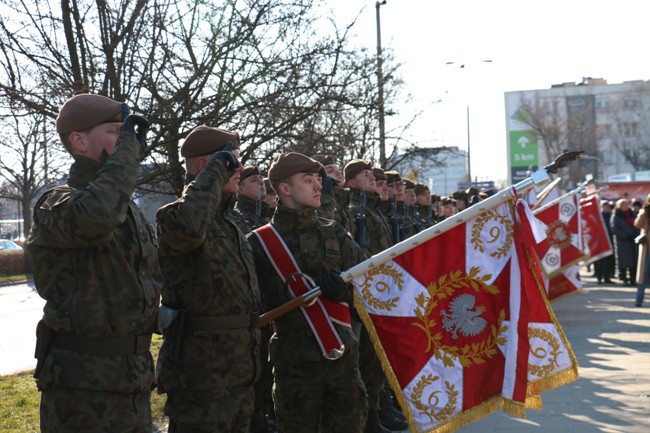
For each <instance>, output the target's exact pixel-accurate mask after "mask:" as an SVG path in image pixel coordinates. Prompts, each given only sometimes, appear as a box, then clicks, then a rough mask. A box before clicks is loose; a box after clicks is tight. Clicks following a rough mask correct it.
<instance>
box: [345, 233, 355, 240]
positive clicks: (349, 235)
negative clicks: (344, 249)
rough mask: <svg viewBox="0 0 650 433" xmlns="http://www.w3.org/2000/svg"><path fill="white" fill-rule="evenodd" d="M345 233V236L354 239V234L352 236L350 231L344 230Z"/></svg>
mask: <svg viewBox="0 0 650 433" xmlns="http://www.w3.org/2000/svg"><path fill="white" fill-rule="evenodd" d="M345 234H346V235H347V237H349V238H350V239H352V240H354V236H352V233H350V232H345Z"/></svg>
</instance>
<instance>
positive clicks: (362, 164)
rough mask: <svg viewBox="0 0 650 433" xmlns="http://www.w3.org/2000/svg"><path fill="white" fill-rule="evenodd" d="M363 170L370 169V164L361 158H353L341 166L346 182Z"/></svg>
mask: <svg viewBox="0 0 650 433" xmlns="http://www.w3.org/2000/svg"><path fill="white" fill-rule="evenodd" d="M363 170H372V165H370V164H368V163H367V162H366V161H364V160H363V159H353V160H352V161H350V162H348V163H347V164H345V167H344V168H343V178H344V179H345V181H346V182H347V181H348V180H350V179H352V178H354V176H356V175H357V174H359V173H361V172H362V171H363Z"/></svg>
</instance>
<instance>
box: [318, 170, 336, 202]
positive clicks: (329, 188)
mask: <svg viewBox="0 0 650 433" xmlns="http://www.w3.org/2000/svg"><path fill="white" fill-rule="evenodd" d="M318 174H319V175H320V177H321V180H322V181H321V182H322V185H323V194H327V195H331V196H332V197H334V187H335V186H336V185H338V183H339V182H338V180H337V179H334V178H333V177H329V176H328V175H327V171H325V167H321V168H320V170H319V171H318Z"/></svg>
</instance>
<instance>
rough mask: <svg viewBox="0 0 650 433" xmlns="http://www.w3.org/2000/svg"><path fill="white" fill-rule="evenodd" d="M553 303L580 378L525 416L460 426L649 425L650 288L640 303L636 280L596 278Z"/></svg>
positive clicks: (527, 431)
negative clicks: (602, 281) (611, 281)
mask: <svg viewBox="0 0 650 433" xmlns="http://www.w3.org/2000/svg"><path fill="white" fill-rule="evenodd" d="M581 276H582V277H583V289H582V290H581V291H580V292H578V293H575V294H569V295H566V296H564V297H562V298H559V299H556V300H554V301H552V302H551V306H552V307H553V310H554V311H555V314H556V316H557V318H558V320H559V322H560V324H561V325H562V327H563V329H564V332H565V334H566V336H567V339H568V340H569V342H570V344H571V346H572V347H573V351H574V353H575V355H576V358H577V359H578V364H579V366H580V368H579V374H580V377H579V379H578V380H577V381H575V382H571V383H569V384H567V385H564V386H562V387H560V388H557V389H554V390H552V391H548V392H546V393H543V394H542V402H543V409H542V410H541V411H539V412H538V411H534V410H528V411H527V413H526V416H527V418H526V419H519V418H515V417H512V416H509V415H507V414H505V413H504V412H501V411H500V412H495V413H493V414H491V415H488V416H487V417H486V418H484V419H482V420H480V421H477V422H476V423H474V424H471V425H469V426H467V427H465V428H463V429H461V430H459V432H462V433H490V432H494V433H496V432H500V433H515V432H517V433H532V432H540V433H541V432H548V431H557V432H569V433H583V432H584V433H587V432H608V433H611V432H620V433H647V432H649V431H650V291H647V292H646V299H645V301H644V306H643V307H641V308H636V307H634V296H635V293H636V288H635V287H623V286H620V285H598V284H597V283H596V280H595V279H594V278H591V277H586V276H585V273H584V270H583V273H582V275H581Z"/></svg>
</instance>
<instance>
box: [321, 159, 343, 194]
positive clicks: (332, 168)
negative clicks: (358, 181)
mask: <svg viewBox="0 0 650 433" xmlns="http://www.w3.org/2000/svg"><path fill="white" fill-rule="evenodd" d="M325 173H327V175H328V176H329V177H333V178H334V179H337V180H338V181H339V185H338V186H339V188H343V173H341V169H340V168H339V166H338V165H337V164H329V165H326V166H325Z"/></svg>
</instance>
